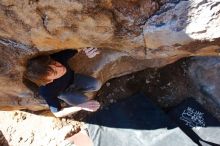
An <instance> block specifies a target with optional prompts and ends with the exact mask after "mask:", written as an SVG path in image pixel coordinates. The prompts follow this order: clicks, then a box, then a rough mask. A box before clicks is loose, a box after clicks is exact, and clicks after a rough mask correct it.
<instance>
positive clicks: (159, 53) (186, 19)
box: [0, 0, 220, 110]
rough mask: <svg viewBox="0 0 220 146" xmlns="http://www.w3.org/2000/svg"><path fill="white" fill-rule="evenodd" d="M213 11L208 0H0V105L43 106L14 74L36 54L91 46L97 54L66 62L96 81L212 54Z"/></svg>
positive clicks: (215, 47)
mask: <svg viewBox="0 0 220 146" xmlns="http://www.w3.org/2000/svg"><path fill="white" fill-rule="evenodd" d="M219 16H220V2H218V1H213V0H189V1H184V0H123V1H122V0H121V1H120V0H119V1H118V0H75V1H72V0H62V1H58V0H48V1H42V0H0V22H1V23H0V54H1V57H0V81H1V82H0V90H1V93H0V97H1V98H0V109H2V110H12V109H20V108H29V109H31V110H39V109H44V108H47V106H46V105H45V102H44V100H41V99H39V98H33V97H37V95H35V94H34V92H33V91H31V90H30V89H29V88H27V86H25V84H24V83H26V81H24V80H23V77H22V76H23V72H24V70H25V68H24V66H25V63H26V62H27V59H29V58H31V57H33V56H36V55H38V54H42V53H53V52H57V51H59V50H63V49H67V48H73V49H77V50H79V51H80V50H81V49H82V48H83V47H98V48H100V49H101V52H102V54H101V55H99V56H97V57H96V58H94V59H91V60H88V59H87V58H85V55H83V54H82V53H79V54H78V55H76V56H75V57H74V58H73V59H71V61H70V64H71V66H72V67H73V68H74V69H75V70H76V71H77V72H81V73H85V74H90V75H93V76H95V77H97V78H99V79H100V80H102V81H103V82H105V81H106V80H108V79H110V78H112V77H116V76H120V75H123V74H127V73H131V72H134V71H138V70H142V69H144V68H147V67H161V66H164V65H166V64H169V63H172V62H174V61H176V60H177V59H179V58H182V57H186V56H207V55H209V56H210V55H212V56H213V55H215V56H218V55H219V48H220V25H219V22H220V17H219ZM28 86H29V85H28ZM29 87H30V86H29Z"/></svg>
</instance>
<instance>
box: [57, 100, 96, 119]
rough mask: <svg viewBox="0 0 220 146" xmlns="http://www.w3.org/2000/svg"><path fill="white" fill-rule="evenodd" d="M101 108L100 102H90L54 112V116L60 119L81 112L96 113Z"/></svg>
mask: <svg viewBox="0 0 220 146" xmlns="http://www.w3.org/2000/svg"><path fill="white" fill-rule="evenodd" d="M99 107H100V104H99V102H98V101H95V100H90V101H88V102H85V103H82V104H79V105H77V106H73V107H67V108H63V109H61V110H60V111H58V112H53V114H54V115H55V116H56V117H59V118H60V117H65V116H68V115H71V114H73V113H76V112H78V111H80V110H85V111H90V112H94V111H96V110H97V109H99Z"/></svg>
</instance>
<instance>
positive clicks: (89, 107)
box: [77, 100, 100, 112]
mask: <svg viewBox="0 0 220 146" xmlns="http://www.w3.org/2000/svg"><path fill="white" fill-rule="evenodd" d="M77 106H78V107H81V108H82V110H85V111H90V112H95V111H97V110H98V109H99V107H100V103H99V102H98V101H95V100H90V101H88V102H85V103H82V104H79V105H77Z"/></svg>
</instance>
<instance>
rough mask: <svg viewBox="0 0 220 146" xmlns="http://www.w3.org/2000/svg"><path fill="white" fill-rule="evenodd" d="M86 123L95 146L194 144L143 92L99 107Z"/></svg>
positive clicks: (172, 145) (187, 145) (189, 145)
mask: <svg viewBox="0 0 220 146" xmlns="http://www.w3.org/2000/svg"><path fill="white" fill-rule="evenodd" d="M87 125H88V134H89V136H90V138H91V139H92V140H93V142H94V145H95V146H177V145H184V146H195V145H196V144H195V143H194V142H192V140H191V139H190V138H189V137H188V136H187V135H185V134H184V133H183V132H182V131H181V129H180V128H179V127H177V125H176V124H174V123H173V122H172V121H171V120H170V119H169V118H168V117H167V115H166V114H165V113H164V112H163V111H162V110H160V109H159V108H158V107H157V106H155V105H154V104H153V103H152V102H151V101H150V100H148V99H147V97H146V96H144V95H143V94H137V95H135V96H132V97H129V98H126V99H125V100H123V101H121V102H118V103H114V104H111V105H109V106H107V107H105V108H103V109H102V110H99V111H98V112H96V113H94V114H93V115H92V116H90V117H89V118H88V119H87Z"/></svg>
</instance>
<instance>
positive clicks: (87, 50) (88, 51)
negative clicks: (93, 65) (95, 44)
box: [83, 47, 100, 58]
mask: <svg viewBox="0 0 220 146" xmlns="http://www.w3.org/2000/svg"><path fill="white" fill-rule="evenodd" d="M83 51H84V52H85V53H86V56H88V57H89V58H93V57H95V56H96V55H97V54H100V52H99V50H98V49H97V48H92V47H90V48H84V49H83Z"/></svg>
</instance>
